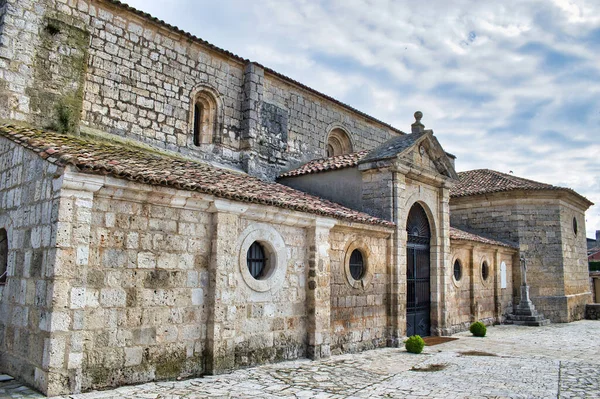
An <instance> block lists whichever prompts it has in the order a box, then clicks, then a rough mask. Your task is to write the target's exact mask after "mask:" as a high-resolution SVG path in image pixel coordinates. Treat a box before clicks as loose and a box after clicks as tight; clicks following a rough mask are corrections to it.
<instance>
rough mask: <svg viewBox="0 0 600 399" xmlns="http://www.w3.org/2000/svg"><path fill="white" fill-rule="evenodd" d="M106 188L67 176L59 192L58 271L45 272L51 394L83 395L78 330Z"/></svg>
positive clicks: (91, 178)
mask: <svg viewBox="0 0 600 399" xmlns="http://www.w3.org/2000/svg"><path fill="white" fill-rule="evenodd" d="M102 186H103V180H102V178H101V177H96V176H90V175H80V174H76V173H70V172H66V173H65V175H64V178H63V181H62V186H61V187H60V191H58V197H59V206H58V216H57V223H56V238H55V239H56V254H55V260H54V267H53V268H49V269H48V270H47V271H46V273H47V276H48V277H49V278H50V279H51V281H52V283H51V287H49V289H48V291H49V293H51V297H52V301H51V309H52V311H51V312H50V313H49V314H47V315H45V321H42V322H41V328H42V329H43V330H46V331H48V332H49V333H50V335H49V338H45V339H44V353H43V359H42V369H43V371H42V372H47V377H46V378H47V384H48V388H47V391H46V394H47V395H49V396H53V395H58V394H64V393H68V392H81V383H82V366H83V345H81V342H80V341H81V340H80V338H79V337H77V336H76V335H77V331H76V330H82V329H83V327H84V319H85V318H84V310H83V308H84V306H85V291H86V285H87V272H88V263H89V251H90V232H91V223H92V208H93V205H94V194H95V193H96V192H97V191H98V190H100V188H102ZM40 377H41V376H40ZM66 381H68V384H69V386H65V382H66Z"/></svg>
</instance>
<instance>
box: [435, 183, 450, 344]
mask: <svg viewBox="0 0 600 399" xmlns="http://www.w3.org/2000/svg"><path fill="white" fill-rule="evenodd" d="M438 218H439V219H438V220H439V221H438V226H439V229H438V231H439V234H438V243H437V244H438V245H437V251H438V259H439V263H438V267H437V278H438V293H437V296H436V297H437V299H438V300H439V302H438V303H437V304H434V303H432V306H436V307H435V309H436V312H437V316H438V317H437V326H436V327H435V332H436V333H437V334H438V335H445V334H448V333H449V326H450V323H449V317H450V316H449V315H450V311H449V309H448V307H449V305H450V304H449V303H448V301H447V300H446V293H447V291H448V289H450V284H452V282H451V281H450V280H451V278H452V277H450V275H449V272H450V270H448V269H449V268H450V267H451V265H450V263H451V261H452V255H451V253H450V189H449V188H447V187H440V188H439V215H438Z"/></svg>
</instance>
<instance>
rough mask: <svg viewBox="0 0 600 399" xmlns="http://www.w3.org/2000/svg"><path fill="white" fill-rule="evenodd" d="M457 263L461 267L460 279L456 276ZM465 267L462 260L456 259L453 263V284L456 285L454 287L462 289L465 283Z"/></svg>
mask: <svg viewBox="0 0 600 399" xmlns="http://www.w3.org/2000/svg"><path fill="white" fill-rule="evenodd" d="M456 262H458V264H459V265H460V279H458V280H457V279H456V276H455V274H454V266H455V265H456ZM464 270H465V267H464V265H463V262H462V261H461V260H460V258H458V257H456V258H454V260H453V262H452V282H453V283H454V285H455V286H456V287H460V285H461V283H462V281H463V277H464V275H465V273H464Z"/></svg>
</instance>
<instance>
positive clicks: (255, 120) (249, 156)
mask: <svg viewBox="0 0 600 399" xmlns="http://www.w3.org/2000/svg"><path fill="white" fill-rule="evenodd" d="M264 76H265V71H264V69H263V68H262V67H260V66H259V65H257V64H255V63H252V62H251V63H249V64H247V65H246V67H245V69H244V83H243V100H242V134H241V149H242V150H243V151H244V155H243V164H244V169H245V170H246V172H248V173H249V174H251V175H254V174H255V173H253V172H254V171H255V169H256V168H257V167H258V165H257V164H258V163H259V159H258V149H257V146H258V145H259V144H258V140H257V138H258V136H259V133H260V132H259V129H260V112H261V106H262V101H263V90H264V88H263V87H264Z"/></svg>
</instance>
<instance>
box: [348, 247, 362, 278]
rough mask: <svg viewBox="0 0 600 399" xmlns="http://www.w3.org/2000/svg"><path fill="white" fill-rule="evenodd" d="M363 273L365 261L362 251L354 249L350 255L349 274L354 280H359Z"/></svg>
mask: <svg viewBox="0 0 600 399" xmlns="http://www.w3.org/2000/svg"><path fill="white" fill-rule="evenodd" d="M364 274H365V262H364V260H363V255H362V253H361V252H360V251H359V250H358V249H355V250H354V251H352V254H351V255H350V275H351V276H352V278H353V279H355V280H360V279H361V278H363V276H364Z"/></svg>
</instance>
